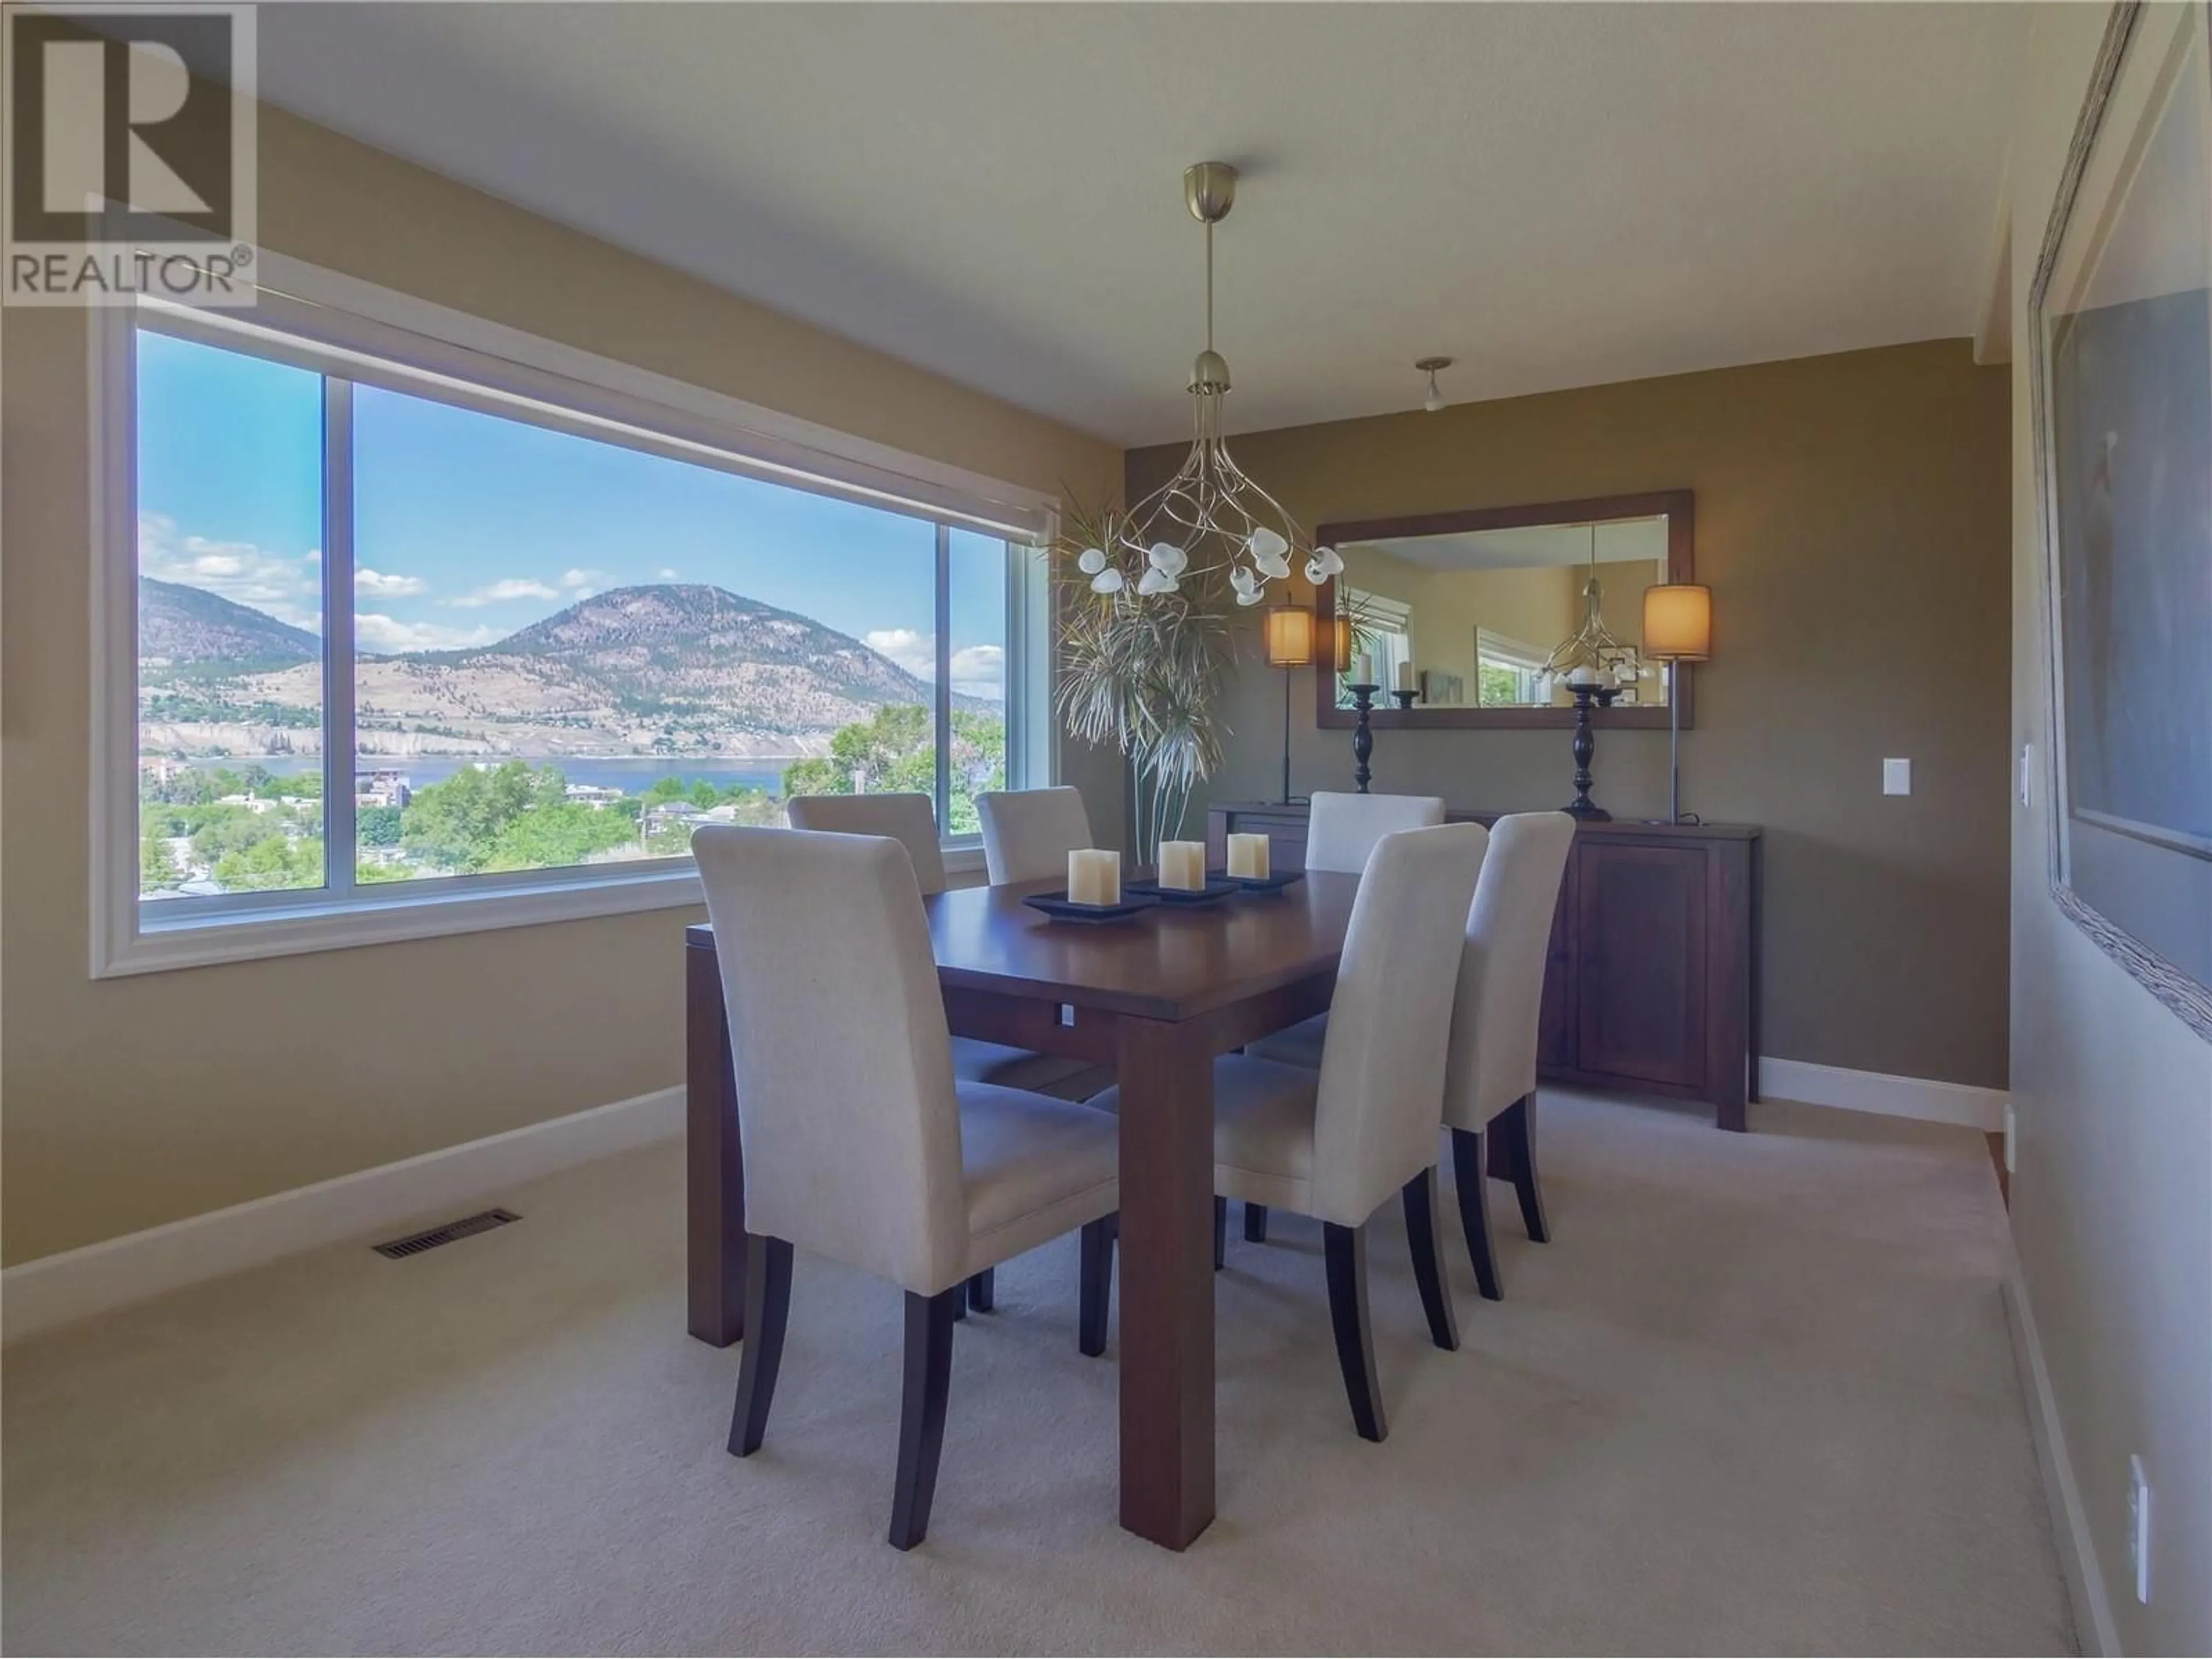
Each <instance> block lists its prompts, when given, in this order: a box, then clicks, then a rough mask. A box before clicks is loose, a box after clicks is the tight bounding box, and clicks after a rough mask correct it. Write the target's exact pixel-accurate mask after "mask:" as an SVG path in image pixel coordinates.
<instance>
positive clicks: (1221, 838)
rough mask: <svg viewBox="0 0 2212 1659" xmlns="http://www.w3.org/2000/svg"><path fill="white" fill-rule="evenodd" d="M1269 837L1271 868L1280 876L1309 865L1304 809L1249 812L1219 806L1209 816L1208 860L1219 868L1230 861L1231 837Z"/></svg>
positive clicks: (1268, 865)
mask: <svg viewBox="0 0 2212 1659" xmlns="http://www.w3.org/2000/svg"><path fill="white" fill-rule="evenodd" d="M1232 830H1233V831H1234V832H1235V833H1237V835H1240V836H1266V837H1267V867H1268V868H1269V869H1271V870H1273V871H1274V872H1276V873H1277V874H1278V875H1280V874H1283V873H1285V872H1289V871H1292V870H1303V869H1304V868H1305V867H1306V819H1305V814H1304V812H1247V811H1228V810H1223V809H1216V810H1215V811H1212V812H1210V813H1208V814H1207V815H1206V862H1207V863H1208V864H1210V865H1212V866H1213V867H1214V868H1215V869H1217V870H1218V869H1220V868H1221V867H1222V866H1225V865H1226V864H1227V863H1228V862H1229V836H1230V833H1231V831H1232Z"/></svg>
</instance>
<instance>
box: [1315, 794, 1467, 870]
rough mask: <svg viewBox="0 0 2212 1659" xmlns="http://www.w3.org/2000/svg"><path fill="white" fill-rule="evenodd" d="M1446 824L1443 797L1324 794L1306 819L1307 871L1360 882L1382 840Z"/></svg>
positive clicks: (1317, 795)
mask: <svg viewBox="0 0 2212 1659" xmlns="http://www.w3.org/2000/svg"><path fill="white" fill-rule="evenodd" d="M1443 821H1444V803H1443V797H1442V796H1440V795H1345V794H1332V793H1329V792H1328V791H1326V790H1324V791H1322V792H1321V793H1318V794H1316V795H1315V796H1314V798H1313V805H1312V807H1311V809H1310V812H1309V815H1308V817H1307V818H1306V868H1307V869H1309V870H1334V871H1338V872H1341V873H1343V874H1345V875H1347V876H1356V875H1358V873H1359V872H1361V871H1363V870H1364V869H1365V868H1366V867H1367V858H1368V854H1370V853H1372V852H1373V851H1374V850H1375V843H1376V842H1379V841H1381V840H1382V839H1383V836H1388V835H1393V834H1395V833H1396V832H1397V831H1398V830H1401V829H1427V828H1428V827H1429V826H1430V825H1431V824H1437V823H1443Z"/></svg>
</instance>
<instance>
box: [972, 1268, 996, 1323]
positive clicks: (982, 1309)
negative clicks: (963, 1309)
mask: <svg viewBox="0 0 2212 1659" xmlns="http://www.w3.org/2000/svg"><path fill="white" fill-rule="evenodd" d="M998 1272H999V1270H998V1269H997V1268H996V1267H986V1268H984V1269H983V1271H982V1272H981V1273H970V1274H969V1275H968V1305H969V1307H971V1308H973V1309H974V1310H975V1311H976V1312H977V1313H988V1312H990V1311H991V1310H992V1308H993V1307H994V1306H995V1305H996V1304H997V1302H998V1295H999V1280H998Z"/></svg>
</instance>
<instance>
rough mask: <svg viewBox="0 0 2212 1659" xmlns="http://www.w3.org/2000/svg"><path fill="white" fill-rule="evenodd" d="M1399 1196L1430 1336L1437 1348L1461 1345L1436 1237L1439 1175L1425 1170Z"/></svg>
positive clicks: (1415, 1278)
mask: <svg viewBox="0 0 2212 1659" xmlns="http://www.w3.org/2000/svg"><path fill="white" fill-rule="evenodd" d="M1400 1196H1401V1198H1402V1199H1403V1200H1405V1205H1406V1242H1407V1243H1408V1244H1410V1245H1411V1246H1412V1247H1413V1283H1414V1284H1415V1285H1419V1287H1420V1291H1421V1311H1422V1312H1423V1313H1425V1314H1426V1315H1427V1316H1429V1336H1430V1338H1431V1340H1433V1341H1434V1342H1435V1343H1436V1345H1437V1346H1438V1347H1439V1348H1443V1349H1445V1350H1446V1351H1448V1352H1449V1351H1451V1350H1454V1349H1456V1348H1457V1347H1458V1346H1459V1321H1458V1318H1457V1317H1456V1316H1455V1315H1454V1314H1453V1312H1452V1299H1451V1287H1450V1286H1449V1285H1447V1284H1446V1283H1445V1281H1444V1252H1443V1243H1442V1242H1441V1241H1440V1240H1439V1239H1438V1238H1437V1172H1436V1170H1435V1169H1434V1167H1433V1166H1432V1167H1431V1168H1429V1169H1426V1170H1422V1171H1421V1172H1420V1174H1419V1175H1417V1176H1414V1177H1413V1179H1412V1180H1411V1181H1409V1182H1407V1183H1406V1185H1405V1188H1404V1189H1403V1190H1402V1192H1401V1194H1400Z"/></svg>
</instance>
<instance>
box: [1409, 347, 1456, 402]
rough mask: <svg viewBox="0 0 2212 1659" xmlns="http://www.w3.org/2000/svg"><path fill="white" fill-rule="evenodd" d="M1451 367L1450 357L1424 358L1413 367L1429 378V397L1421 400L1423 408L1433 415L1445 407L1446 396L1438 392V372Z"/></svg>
mask: <svg viewBox="0 0 2212 1659" xmlns="http://www.w3.org/2000/svg"><path fill="white" fill-rule="evenodd" d="M1451 366H1452V360H1451V359H1450V358H1449V357H1424V358H1422V359H1421V361H1420V362H1418V363H1415V364H1414V365H1413V367H1414V368H1417V369H1419V371H1420V372H1421V373H1422V374H1425V375H1427V376H1428V377H1429V395H1428V396H1427V397H1425V398H1422V399H1421V407H1422V408H1423V409H1425V410H1428V411H1429V413H1430V414H1431V415H1434V414H1436V413H1437V411H1438V410H1441V409H1443V406H1444V394H1443V392H1439V391H1437V370H1438V369H1442V368H1450V367H1451Z"/></svg>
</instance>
